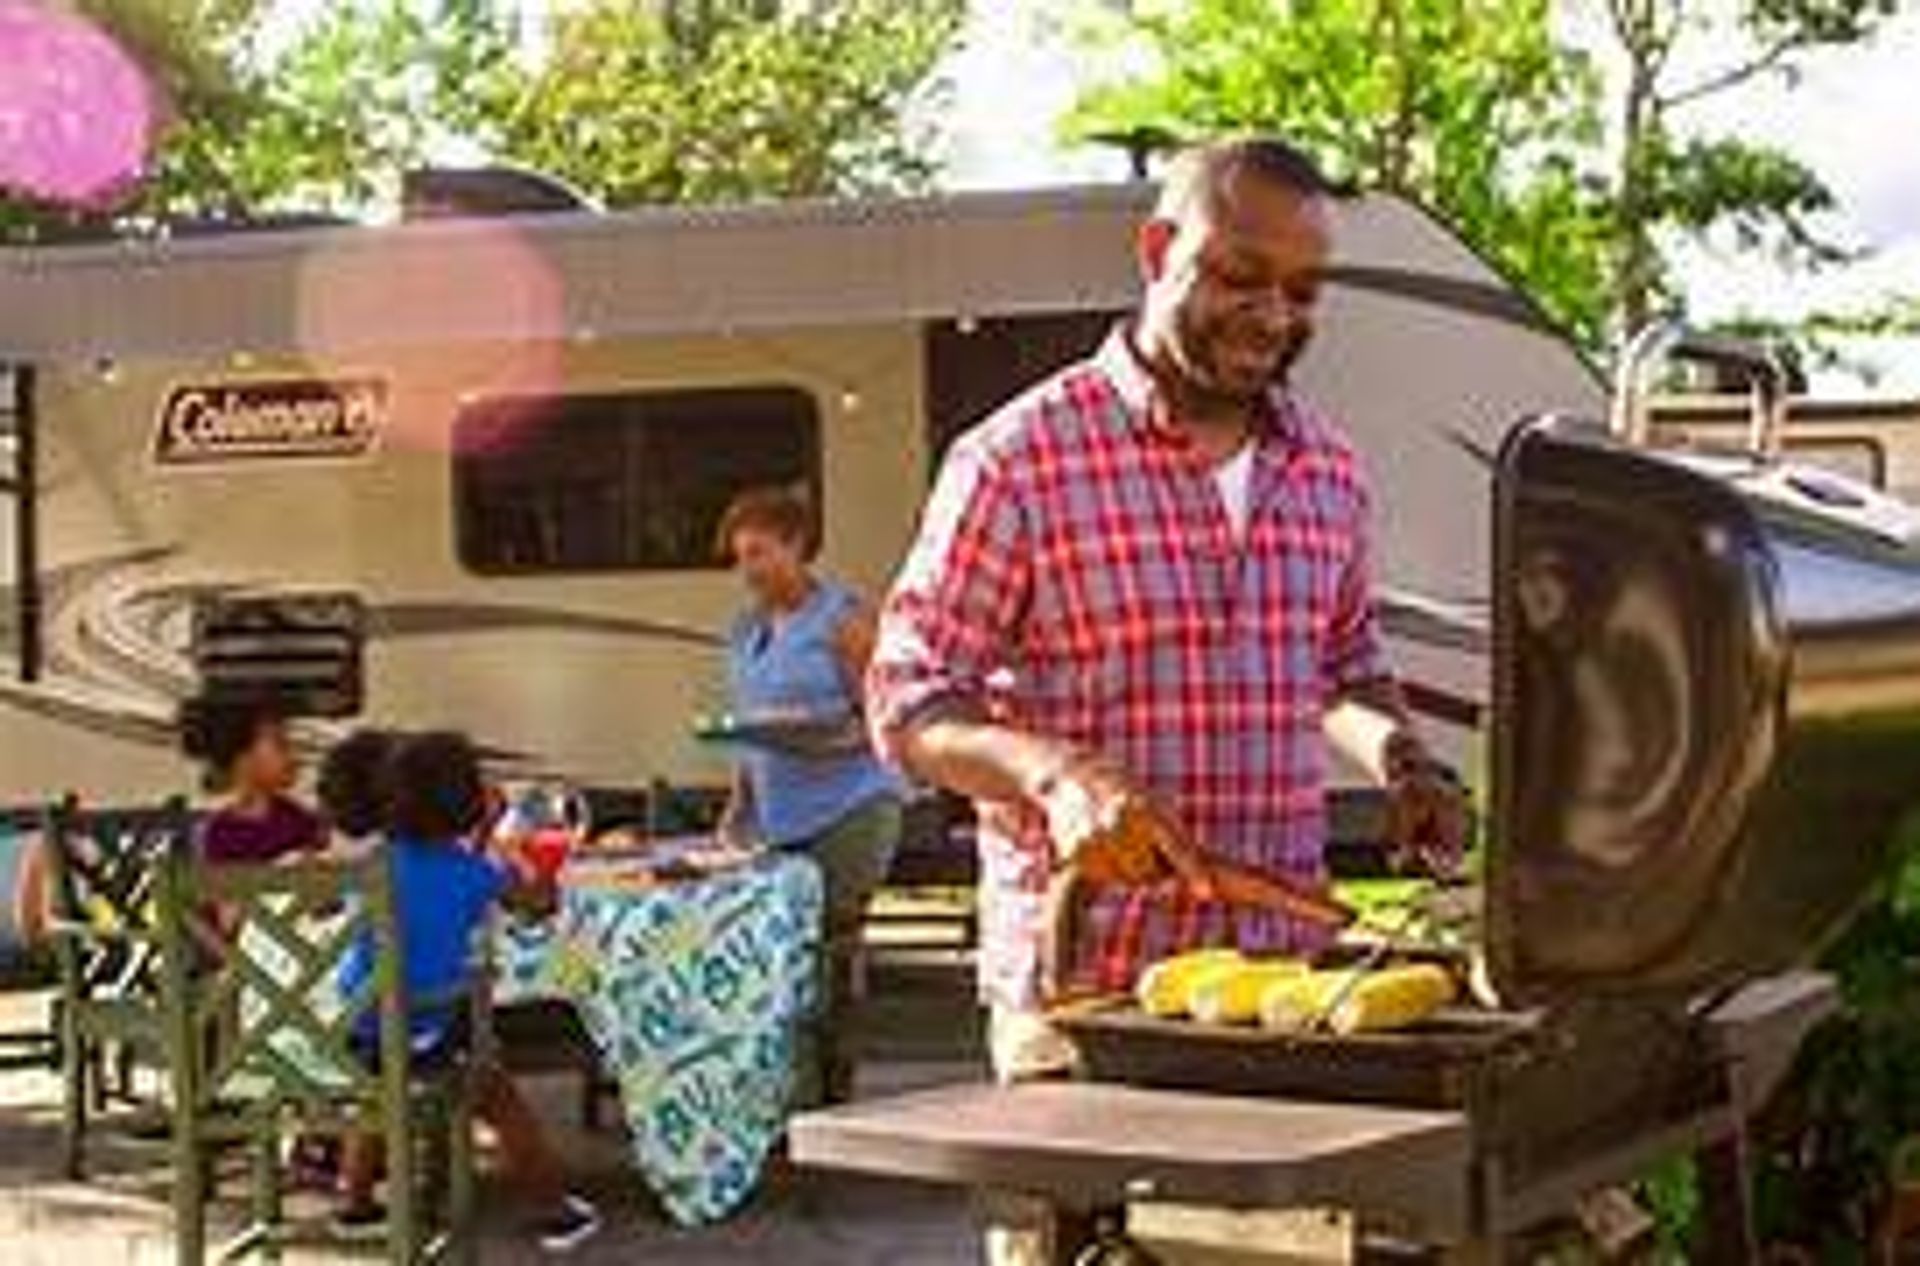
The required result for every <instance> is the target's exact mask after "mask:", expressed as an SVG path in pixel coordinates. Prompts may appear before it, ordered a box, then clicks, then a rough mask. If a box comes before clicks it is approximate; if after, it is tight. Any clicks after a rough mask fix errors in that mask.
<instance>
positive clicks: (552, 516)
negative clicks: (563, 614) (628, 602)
mask: <svg viewBox="0 0 1920 1266" xmlns="http://www.w3.org/2000/svg"><path fill="white" fill-rule="evenodd" d="M453 441H454V447H453V472H454V480H453V483H454V505H455V514H456V516H457V522H456V525H455V526H456V535H457V537H458V542H459V551H460V560H461V562H462V563H463V564H465V565H466V566H467V567H469V568H472V569H473V570H475V571H479V572H485V573H494V574H497V573H527V572H568V571H573V572H579V571H637V570H672V569H691V568H709V567H718V566H719V565H720V564H719V563H718V562H717V560H716V559H715V558H714V554H713V533H714V530H715V528H716V527H717V526H718V525H719V522H720V515H721V513H722V512H723V511H724V510H725V509H726V506H727V503H728V502H729V501H730V500H732V499H733V497H734V496H735V495H736V494H737V493H739V492H741V491H742V490H744V489H747V488H753V487H762V486H766V485H771V484H778V485H786V486H799V487H803V488H806V489H807V490H808V491H809V492H810V493H812V494H814V498H815V499H814V504H815V505H816V506H817V505H818V504H819V501H818V492H819V483H820V417H819V409H818V407H817V406H816V405H815V403H814V399H813V397H812V396H811V395H809V394H808V393H806V392H804V391H801V390H798V389H797V388H792V387H724V388H703V389H694V390H681V391H648V392H632V393H624V394H618V395H591V396H562V397H542V398H527V397H512V398H494V399H489V400H484V401H480V402H477V403H475V404H472V405H469V406H467V407H466V408H465V409H463V410H462V411H461V413H460V415H459V416H458V417H457V418H456V419H455V421H454V430H453Z"/></svg>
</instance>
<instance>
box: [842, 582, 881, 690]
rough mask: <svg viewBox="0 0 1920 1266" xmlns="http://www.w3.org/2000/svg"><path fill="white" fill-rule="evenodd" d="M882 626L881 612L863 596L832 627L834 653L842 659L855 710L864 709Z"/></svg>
mask: <svg viewBox="0 0 1920 1266" xmlns="http://www.w3.org/2000/svg"><path fill="white" fill-rule="evenodd" d="M879 627H880V613H879V611H878V610H876V609H875V608H874V606H873V604H872V603H870V602H868V601H866V599H864V598H860V599H856V600H855V604H854V608H853V610H852V611H849V612H848V613H847V616H846V618H845V619H843V620H842V621H840V624H839V627H838V628H836V629H834V631H833V653H834V655H835V656H836V657H837V658H838V659H839V661H840V680H841V681H842V682H844V683H845V685H846V687H847V698H848V699H850V700H851V701H852V702H853V708H854V711H856V712H858V711H861V709H862V705H863V703H864V695H865V693H866V681H867V665H868V664H869V663H871V662H872V661H873V644H874V640H875V637H876V636H877V634H878V631H879Z"/></svg>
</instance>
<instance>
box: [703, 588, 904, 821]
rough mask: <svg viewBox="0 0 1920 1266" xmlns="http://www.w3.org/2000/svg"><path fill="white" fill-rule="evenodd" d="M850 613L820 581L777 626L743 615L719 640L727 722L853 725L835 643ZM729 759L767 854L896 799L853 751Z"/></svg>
mask: <svg viewBox="0 0 1920 1266" xmlns="http://www.w3.org/2000/svg"><path fill="white" fill-rule="evenodd" d="M856 605H857V600H856V599H855V598H854V596H853V593H852V592H851V591H850V590H848V589H847V588H845V587H844V586H842V585H837V584H834V583H832V582H830V581H822V582H820V583H819V584H817V585H816V586H815V587H814V590H813V593H812V594H810V595H809V596H808V597H807V600H806V601H805V602H804V603H802V604H801V605H800V607H799V609H798V610H796V611H794V612H792V613H791V614H790V615H788V616H787V617H786V619H784V620H782V621H781V622H779V623H778V624H777V625H776V624H775V622H774V621H772V620H771V619H769V618H768V617H767V616H766V615H765V613H763V612H760V611H750V612H748V613H746V614H745V615H743V616H741V617H740V618H739V619H738V620H736V621H735V622H734V625H733V631H732V633H731V634H730V635H729V636H728V639H727V675H728V679H729V683H730V685H731V687H732V691H733V706H734V710H735V711H736V712H739V713H741V714H743V715H745V716H752V715H753V714H755V713H757V712H765V711H804V712H806V713H808V714H809V715H810V716H815V717H819V718H821V719H822V720H835V719H840V718H848V719H851V718H853V716H854V714H855V712H856V711H857V706H856V700H855V698H854V696H853V695H852V694H851V693H850V692H849V691H848V688H847V682H846V678H845V676H844V674H843V673H842V671H841V662H840V656H839V654H838V652H837V651H836V650H835V649H834V640H835V634H836V632H837V631H838V630H839V628H840V626H841V624H843V623H844V622H845V621H846V619H847V617H848V616H849V615H851V614H852V613H853V611H854V609H855V607H856ZM737 759H738V760H739V761H740V764H741V767H742V769H743V770H744V771H745V773H746V778H747V786H748V789H749V790H750V791H751V792H752V795H753V804H752V811H753V817H752V821H753V825H754V827H755V829H756V830H757V831H758V833H759V835H760V838H761V839H763V840H765V841H766V842H767V843H769V844H774V845H788V844H797V843H800V842H802V841H804V840H807V839H809V838H811V837H813V836H816V835H819V834H821V833H822V832H823V831H825V830H827V829H828V828H829V827H831V826H833V824H834V823H836V822H838V821H839V820H840V819H841V818H843V817H845V816H846V815H847V814H849V813H851V812H852V811H853V810H855V809H858V808H860V807H861V806H863V805H865V804H866V803H867V802H868V801H870V800H873V799H874V798H876V797H878V796H883V795H899V794H900V791H901V788H900V784H899V781H898V780H897V779H896V778H895V777H894V775H893V773H892V772H891V771H890V770H889V769H888V768H887V767H886V766H885V765H883V764H882V763H881V762H880V761H879V760H878V759H877V758H876V757H875V756H874V755H873V753H871V752H869V751H867V750H866V749H865V748H861V749H859V750H857V751H851V752H847V753H844V754H834V755H825V756H811V755H809V756H802V755H798V754H792V753H787V752H780V751H775V750H773V749H771V748H766V747H761V746H758V745H755V744H743V745H742V746H741V748H740V749H739V754H738V757H737Z"/></svg>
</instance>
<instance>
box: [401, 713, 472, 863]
mask: <svg viewBox="0 0 1920 1266" xmlns="http://www.w3.org/2000/svg"><path fill="white" fill-rule="evenodd" d="M385 784H386V789H385V797H384V798H385V801H386V809H387V815H386V816H387V828H388V830H389V831H391V832H392V833H393V834H394V835H396V836H402V837H405V838H407V839H410V840H417V841H420V842H423V843H450V842H452V841H455V840H458V839H460V838H462V837H463V836H466V835H467V834H469V833H470V832H472V831H474V830H476V829H477V828H478V827H479V826H480V824H481V823H482V822H483V821H484V820H485V818H486V815H487V784H486V779H485V777H484V776H483V774H482V772H481V768H480V753H479V751H478V749H476V748H475V747H474V745H473V742H472V740H470V739H468V738H467V736H466V735H464V734H460V733H456V732H454V731H451V730H440V731H433V732H430V733H426V734H416V735H413V736H411V737H409V738H405V739H402V740H400V742H399V743H398V744H397V746H395V748H394V750H393V752H392V754H391V755H390V756H389V757H388V758H387V761H386V778H385Z"/></svg>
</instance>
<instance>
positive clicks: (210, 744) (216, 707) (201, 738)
mask: <svg viewBox="0 0 1920 1266" xmlns="http://www.w3.org/2000/svg"><path fill="white" fill-rule="evenodd" d="M285 720H286V714H285V713H284V712H282V711H281V709H280V708H279V706H278V705H277V704H275V703H274V702H273V701H272V700H269V699H225V698H220V699H215V698H208V697H206V696H196V697H194V698H192V699H188V700H186V701H185V702H184V703H182V704H181V705H180V712H179V716H178V719H177V721H176V723H175V724H176V733H177V735H178V737H179V740H180V750H181V752H182V753H183V754H184V755H185V756H186V757H187V758H188V759H190V760H197V761H200V762H202V763H203V764H205V766H206V770H207V783H208V785H209V786H211V787H219V786H222V785H224V784H225V782H226V780H227V779H228V778H229V777H231V776H232V773H233V766H234V763H235V762H237V761H238V760H239V759H240V758H241V756H243V755H245V754H246V751H247V749H248V748H250V747H252V746H253V745H254V742H255V741H256V740H258V739H259V737H260V735H261V732H262V731H264V730H265V729H267V727H269V726H273V725H279V724H282V723H284V722H285Z"/></svg>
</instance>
